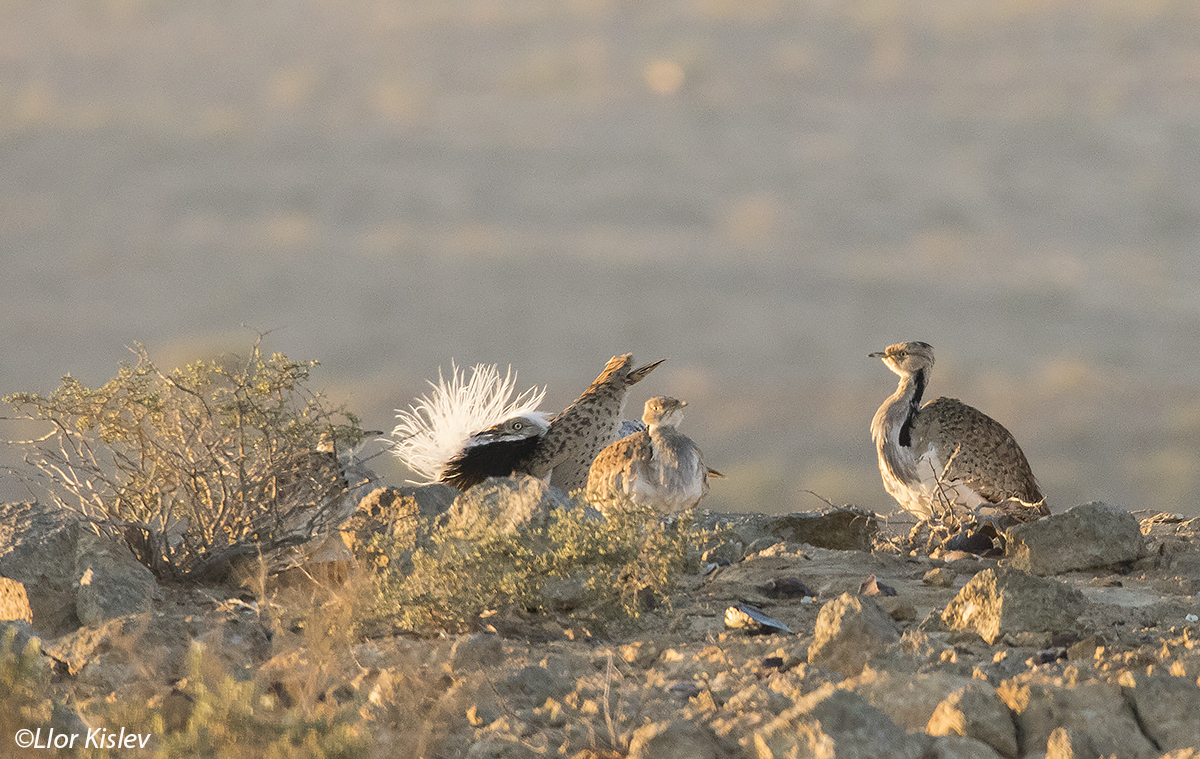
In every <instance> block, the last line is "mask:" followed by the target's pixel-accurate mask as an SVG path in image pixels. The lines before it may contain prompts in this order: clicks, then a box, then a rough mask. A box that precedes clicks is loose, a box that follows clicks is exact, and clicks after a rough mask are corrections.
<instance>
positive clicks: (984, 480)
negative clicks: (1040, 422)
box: [912, 398, 1043, 503]
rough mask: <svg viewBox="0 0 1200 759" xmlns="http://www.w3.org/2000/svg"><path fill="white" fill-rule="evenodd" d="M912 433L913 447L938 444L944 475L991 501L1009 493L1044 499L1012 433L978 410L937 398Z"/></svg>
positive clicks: (1029, 500)
mask: <svg viewBox="0 0 1200 759" xmlns="http://www.w3.org/2000/svg"><path fill="white" fill-rule="evenodd" d="M912 436H913V448H914V450H917V451H920V450H923V449H924V447H925V445H933V446H935V447H936V448H937V452H938V458H939V459H940V460H941V461H942V462H943V466H945V467H946V472H945V474H944V475H943V477H944V479H945V480H947V481H955V480H962V481H964V482H968V483H970V485H971V486H972V489H974V490H976V491H977V492H978V493H979V494H980V495H981V496H982V497H983V498H984V500H986V501H987V502H989V503H999V502H1001V501H1003V500H1005V499H1006V498H1019V499H1020V500H1022V501H1024V502H1026V503H1037V502H1039V501H1041V500H1042V498H1043V497H1042V490H1041V488H1040V487H1038V484H1037V480H1036V479H1035V478H1034V476H1033V470H1032V469H1031V468H1030V466H1029V462H1028V461H1027V460H1026V459H1025V454H1024V452H1022V451H1021V447H1020V446H1019V445H1017V441H1016V440H1015V439H1014V438H1013V436H1012V433H1010V432H1009V431H1008V430H1006V429H1005V428H1004V425H1002V424H1000V423H999V422H997V421H996V420H995V419H993V418H991V417H990V416H988V415H987V414H985V413H983V412H982V411H980V410H979V409H976V408H973V407H971V406H968V405H967V404H965V403H963V402H961V401H959V400H956V399H954V398H935V399H934V400H932V401H930V402H929V403H926V404H925V405H924V406H922V407H921V411H920V413H919V414H917V418H916V421H915V422H914V424H913V428H912ZM947 441H958V442H957V443H952V442H947ZM947 461H949V464H946V463H945V462H947Z"/></svg>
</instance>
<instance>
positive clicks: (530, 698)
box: [476, 486, 573, 706]
mask: <svg viewBox="0 0 1200 759" xmlns="http://www.w3.org/2000/svg"><path fill="white" fill-rule="evenodd" d="M476 487H478V486H476ZM572 687H573V683H572V682H571V680H569V679H567V678H566V677H564V676H563V675H558V674H554V673H552V672H550V670H548V669H546V668H545V667H539V666H536V665H529V666H527V667H522V668H521V669H519V670H517V671H516V672H515V673H514V674H512V675H510V676H509V677H508V679H507V680H504V681H502V682H500V683H499V684H498V685H497V690H499V691H500V693H501V695H503V696H508V697H510V698H513V699H514V700H517V701H520V702H524V703H525V704H526V705H528V706H541V705H542V704H544V703H545V702H546V699H548V698H555V699H560V698H562V697H563V696H565V695H566V694H568V693H570V692H571V689H572Z"/></svg>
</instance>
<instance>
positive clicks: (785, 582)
mask: <svg viewBox="0 0 1200 759" xmlns="http://www.w3.org/2000/svg"><path fill="white" fill-rule="evenodd" d="M756 590H757V591H758V592H759V593H762V594H763V595H764V596H766V597H767V598H771V599H786V598H803V597H804V596H815V595H816V593H813V592H812V591H811V590H809V588H808V586H807V585H805V584H804V583H802V582H800V578H799V577H776V578H775V579H774V580H771V581H770V582H768V583H767V584H765V585H759V586H758V587H757V588H756Z"/></svg>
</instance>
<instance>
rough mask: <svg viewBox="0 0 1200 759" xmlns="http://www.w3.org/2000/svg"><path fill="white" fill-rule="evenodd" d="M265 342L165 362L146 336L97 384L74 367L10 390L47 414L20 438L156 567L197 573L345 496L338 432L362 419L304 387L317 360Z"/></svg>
mask: <svg viewBox="0 0 1200 759" xmlns="http://www.w3.org/2000/svg"><path fill="white" fill-rule="evenodd" d="M259 342H261V340H260V341H258V342H255V343H254V345H253V346H252V348H251V349H250V351H249V352H248V355H246V356H245V357H243V358H236V357H233V358H230V359H228V360H226V361H223V362H216V361H197V362H194V363H192V364H189V365H187V366H185V367H183V368H181V369H175V370H174V371H171V372H170V373H163V372H161V371H159V369H158V368H157V367H155V366H154V364H153V363H152V362H151V360H150V358H149V356H148V355H147V353H146V350H145V348H144V347H142V346H141V345H138V346H136V348H135V351H134V352H135V353H136V355H137V362H136V363H135V364H132V365H131V364H128V363H125V364H122V365H121V368H120V371H119V372H118V373H117V376H116V377H114V378H113V379H111V380H109V381H108V382H106V383H105V384H104V385H102V386H100V387H98V388H89V387H87V386H85V385H84V384H83V383H81V382H79V381H78V380H76V379H75V378H73V377H71V376H69V375H68V376H66V377H64V378H63V379H62V384H61V385H60V386H59V388H58V389H57V390H55V391H54V392H53V393H51V394H50V395H48V396H42V395H38V394H36V393H16V394H14V395H10V396H8V397H7V398H5V401H6V402H7V403H9V404H11V405H12V406H13V407H14V408H15V409H16V410H17V412H18V413H19V414H20V415H21V417H22V418H26V419H33V420H39V421H44V422H48V423H49V424H50V425H51V426H52V429H51V431H50V433H49V434H47V435H46V436H45V437H43V438H41V439H39V440H34V441H26V442H25V443H24V444H23V445H24V446H25V447H26V452H25V461H26V463H27V464H29V465H31V471H32V475H31V479H34V480H36V482H37V484H38V485H40V486H41V487H42V488H44V489H45V491H46V492H48V493H49V495H50V497H51V498H52V499H53V501H54V502H56V503H57V504H59V505H60V506H62V507H63V508H66V509H70V510H72V511H76V512H78V513H80V514H81V515H83V516H84V517H85V518H86V519H88V520H89V521H91V522H92V523H93V524H94V525H96V527H97V528H99V529H104V530H107V531H109V532H110V533H112V534H117V535H120V536H121V537H122V538H123V539H124V540H125V541H126V542H127V543H128V544H129V545H130V547H131V548H132V549H133V551H134V553H135V555H136V556H137V557H138V558H139V560H140V561H142V562H143V563H144V564H146V566H148V567H149V568H150V569H151V570H152V571H153V572H154V573H155V574H156V575H158V576H160V577H171V578H179V577H186V576H192V577H202V576H204V575H205V573H212V572H214V571H220V570H221V569H222V568H223V567H225V566H227V565H228V563H229V562H230V561H231V560H232V559H233V558H236V557H237V556H239V555H246V554H254V553H256V552H258V551H264V552H269V551H271V550H274V549H283V548H286V547H288V546H291V545H297V544H300V543H303V542H306V541H308V540H310V539H311V538H312V537H314V536H315V535H317V534H320V533H322V532H324V531H327V530H328V529H330V527H331V526H334V525H336V523H338V522H339V521H340V520H341V519H342V518H343V517H344V516H345V510H346V504H345V502H344V501H345V498H344V494H345V492H346V482H345V479H344V478H343V477H342V475H341V472H340V469H339V467H338V461H337V455H336V453H335V450H336V446H337V445H339V444H341V445H344V446H348V445H351V444H354V443H357V442H359V441H361V439H362V435H363V433H362V430H361V429H360V428H359V425H358V420H357V419H355V417H354V416H353V415H352V414H350V413H349V412H347V411H345V410H344V409H340V408H331V407H330V406H329V405H328V403H327V402H326V401H325V399H324V398H323V397H322V396H321V395H320V394H318V393H314V392H312V391H310V390H308V389H307V388H306V383H307V382H308V379H309V370H310V369H311V368H312V367H313V366H315V365H316V362H296V361H291V360H289V359H288V358H287V356H285V355H283V354H280V353H276V354H273V355H271V356H269V357H268V356H266V355H264V354H263V353H262V352H261V351H260V349H259Z"/></svg>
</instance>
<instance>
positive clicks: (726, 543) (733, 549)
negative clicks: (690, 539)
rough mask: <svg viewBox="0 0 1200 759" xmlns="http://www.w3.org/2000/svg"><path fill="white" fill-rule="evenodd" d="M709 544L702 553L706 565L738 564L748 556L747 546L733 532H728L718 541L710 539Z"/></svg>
mask: <svg viewBox="0 0 1200 759" xmlns="http://www.w3.org/2000/svg"><path fill="white" fill-rule="evenodd" d="M708 543H709V545H706V546H704V547H703V549H702V551H701V553H700V560H701V561H703V562H704V563H705V564H718V565H726V564H736V563H737V562H739V561H741V560H742V557H743V556H745V555H746V546H745V544H744V543H742V541H741V540H740V539H738V535H737V533H735V532H733V531H732V530H728V531H726V532H725V533H723V534H722V535H721V536H719V538H718V539H710V540H709V541H708Z"/></svg>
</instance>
